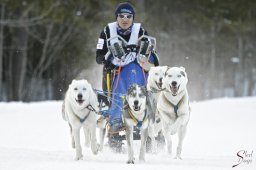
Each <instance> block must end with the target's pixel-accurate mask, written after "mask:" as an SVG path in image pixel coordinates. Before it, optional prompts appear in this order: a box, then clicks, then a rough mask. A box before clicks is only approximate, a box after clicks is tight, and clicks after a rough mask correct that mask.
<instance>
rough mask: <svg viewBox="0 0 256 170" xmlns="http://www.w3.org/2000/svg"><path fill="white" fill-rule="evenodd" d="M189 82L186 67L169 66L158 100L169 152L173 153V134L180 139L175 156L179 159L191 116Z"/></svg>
mask: <svg viewBox="0 0 256 170" xmlns="http://www.w3.org/2000/svg"><path fill="white" fill-rule="evenodd" d="M187 82H188V78H187V74H186V72H185V68H183V67H171V68H168V69H167V71H166V73H165V77H164V79H163V86H164V88H165V90H164V91H162V92H161V93H160V95H159V98H158V102H157V109H158V111H159V113H160V116H161V120H162V124H163V134H164V137H165V140H166V143H167V150H168V153H169V154H171V153H172V141H171V135H174V134H176V133H177V134H178V140H179V141H178V147H177V152H176V157H175V158H178V159H181V151H182V144H183V140H184V137H185V134H186V129H187V124H188V121H189V117H190V108H189V96H188V92H187V88H186V85H187Z"/></svg>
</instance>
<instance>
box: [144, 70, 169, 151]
mask: <svg viewBox="0 0 256 170" xmlns="http://www.w3.org/2000/svg"><path fill="white" fill-rule="evenodd" d="M166 70H167V66H158V67H151V68H150V70H149V73H148V80H147V91H148V103H149V104H148V105H147V110H148V111H149V112H150V114H151V115H152V119H151V120H152V121H150V123H149V137H150V138H151V141H152V153H156V150H157V144H156V141H155V137H157V136H158V134H159V133H160V132H161V130H162V123H161V119H160V115H159V114H158V111H157V101H158V97H159V94H160V92H161V91H163V90H164V89H163V79H164V75H165V72H166Z"/></svg>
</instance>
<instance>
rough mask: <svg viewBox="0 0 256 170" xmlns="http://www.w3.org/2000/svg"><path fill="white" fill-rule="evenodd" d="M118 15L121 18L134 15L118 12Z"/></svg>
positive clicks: (129, 17)
mask: <svg viewBox="0 0 256 170" xmlns="http://www.w3.org/2000/svg"><path fill="white" fill-rule="evenodd" d="M118 17H119V18H121V19H124V18H127V19H131V18H132V17H133V15H132V14H118Z"/></svg>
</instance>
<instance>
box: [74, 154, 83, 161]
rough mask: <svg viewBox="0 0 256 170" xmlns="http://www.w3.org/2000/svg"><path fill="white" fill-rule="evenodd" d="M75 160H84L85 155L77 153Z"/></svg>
mask: <svg viewBox="0 0 256 170" xmlns="http://www.w3.org/2000/svg"><path fill="white" fill-rule="evenodd" d="M75 160H76V161H78V160H83V155H77V156H76V157H75Z"/></svg>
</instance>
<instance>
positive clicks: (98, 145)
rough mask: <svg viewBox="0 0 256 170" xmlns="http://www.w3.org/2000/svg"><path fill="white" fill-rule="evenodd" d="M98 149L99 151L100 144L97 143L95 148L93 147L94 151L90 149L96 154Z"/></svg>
mask: <svg viewBox="0 0 256 170" xmlns="http://www.w3.org/2000/svg"><path fill="white" fill-rule="evenodd" d="M99 151H100V144H97V145H96V147H95V149H94V151H92V153H93V154H94V155H97V154H98V152H99Z"/></svg>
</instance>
